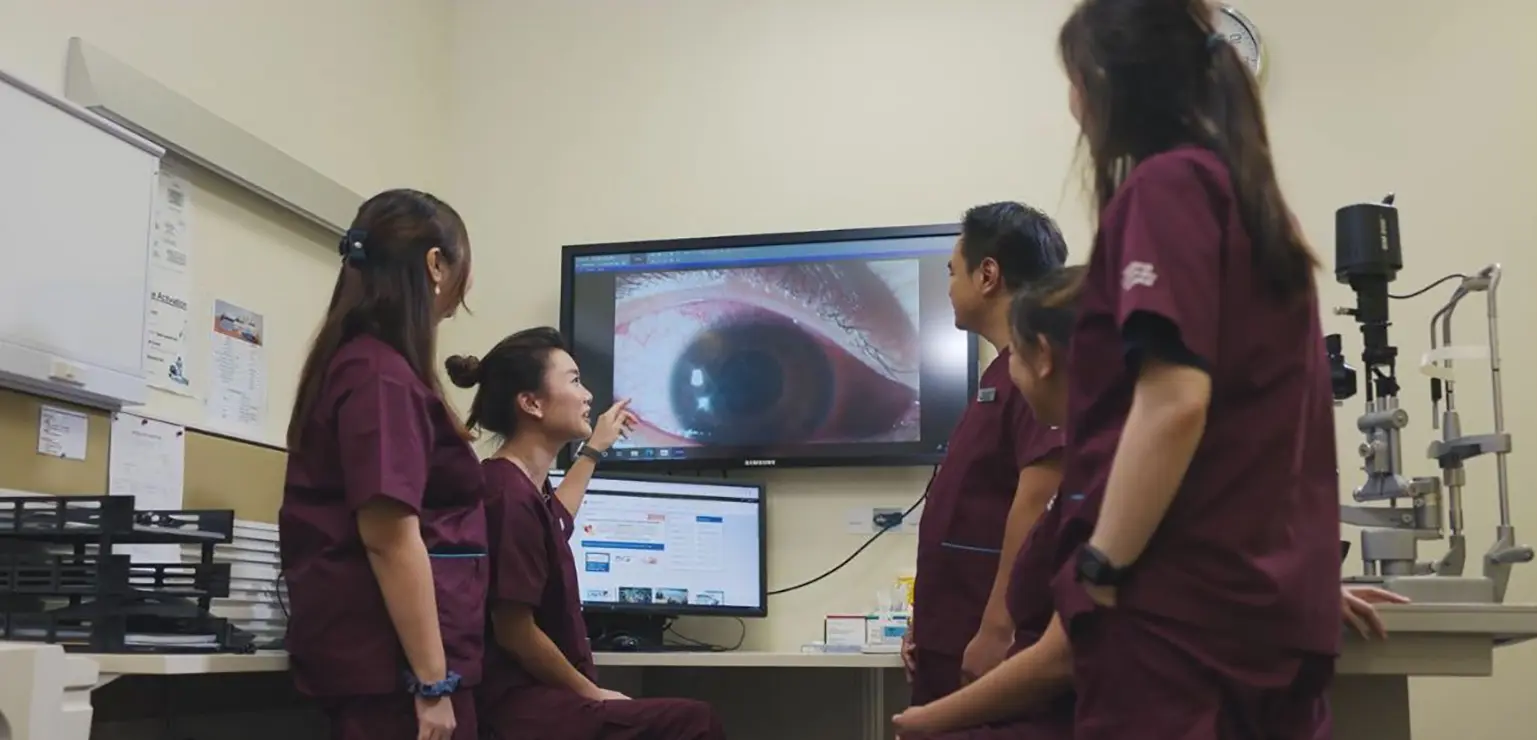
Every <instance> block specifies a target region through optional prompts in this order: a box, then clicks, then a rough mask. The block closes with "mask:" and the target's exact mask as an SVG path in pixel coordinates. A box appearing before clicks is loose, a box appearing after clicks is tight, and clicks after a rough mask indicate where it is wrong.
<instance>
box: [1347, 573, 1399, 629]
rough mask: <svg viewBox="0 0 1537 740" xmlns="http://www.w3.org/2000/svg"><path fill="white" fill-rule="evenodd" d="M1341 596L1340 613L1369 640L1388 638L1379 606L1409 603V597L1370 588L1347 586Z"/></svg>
mask: <svg viewBox="0 0 1537 740" xmlns="http://www.w3.org/2000/svg"><path fill="white" fill-rule="evenodd" d="M1340 595H1341V600H1340V611H1341V613H1342V614H1343V615H1344V617H1345V622H1346V623H1347V624H1349V625H1350V626H1351V627H1352V628H1354V629H1355V631H1356V632H1359V633H1360V634H1361V636H1362V637H1364V638H1366V639H1368V640H1370V639H1372V637H1373V636H1376V637H1381V638H1386V637H1387V636H1388V630H1387V627H1385V626H1383V624H1382V615H1381V614H1378V613H1377V606H1376V605H1377V604H1407V603H1409V599H1408V598H1407V597H1404V596H1400V595H1398V594H1395V593H1393V592H1392V591H1387V590H1384V589H1380V588H1372V587H1370V586H1359V587H1350V586H1347V587H1345V588H1343V589H1341V594H1340Z"/></svg>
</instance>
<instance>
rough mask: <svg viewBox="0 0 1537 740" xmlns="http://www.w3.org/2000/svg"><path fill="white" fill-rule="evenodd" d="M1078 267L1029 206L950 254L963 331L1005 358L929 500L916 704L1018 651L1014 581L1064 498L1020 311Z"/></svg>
mask: <svg viewBox="0 0 1537 740" xmlns="http://www.w3.org/2000/svg"><path fill="white" fill-rule="evenodd" d="M1066 259H1067V246H1066V244H1064V243H1063V241H1062V234H1061V232H1059V231H1058V230H1057V226H1056V224H1054V223H1052V221H1051V219H1050V218H1049V217H1047V216H1046V215H1045V214H1043V213H1041V212H1039V211H1036V210H1034V209H1032V208H1029V207H1027V206H1023V205H1020V204H1018V203H993V204H989V205H983V206H977V207H975V208H972V209H971V210H970V211H967V213H966V217H965V219H964V220H963V222H962V226H961V237H960V239H958V240H957V241H956V245H955V251H954V253H953V254H952V255H951V257H950V302H951V305H952V307H953V308H954V310H955V324H956V326H957V327H959V328H961V329H964V330H966V331H970V332H974V333H976V334H978V335H980V336H981V337H982V338H983V339H985V340H987V342H988V343H989V344H991V345H993V347H994V348H995V349H997V350H998V356H997V358H995V359H994V360H993V361H992V363H990V364H989V365H988V366H987V369H986V370H985V371H984V372H983V373H982V379H981V384H980V387H979V388H978V390H977V395H976V397H975V398H974V399H972V401H971V403H970V404H969V405H968V406H967V407H966V411H965V413H964V414H963V415H962V416H961V421H960V423H959V424H958V425H957V426H956V428H955V431H954V432H953V433H952V434H951V436H950V444H949V448H948V450H947V451H946V453H945V459H944V462H943V463H942V464H941V465H940V466H939V470H938V471H936V473H935V476H934V480H933V482H932V483H931V484H930V486H929V492H928V499H927V501H926V502H925V503H924V510H923V521H922V523H921V526H920V527H919V531H918V568H917V579H916V582H915V584H914V585H915V588H916V593H915V594H914V598H913V622H912V629H911V630H910V632H909V634H910V635H911V640H910V642H909V644H908V645H905V646H904V657H905V658H906V663H907V665H908V671H909V677H910V679H911V681H912V688H913V691H912V702H913V703H914V704H927V703H929V702H931V701H934V700H935V699H938V698H940V697H942V696H945V695H946V694H949V693H951V692H953V691H955V690H956V689H957V688H959V687H960V686H961V684H962V682H963V681H964V680H967V679H970V678H975V677H976V676H979V675H981V674H983V673H986V672H987V671H988V670H990V669H991V668H992V667H993V666H996V665H997V664H998V662H999V661H1001V660H1003V658H1004V655H1005V654H1006V653H1007V652H1008V649H1009V646H1010V645H1011V644H1013V642H1014V620H1013V619H1012V618H1011V617H1010V615H1009V607H1008V603H1007V591H1008V584H1009V573H1010V571H1011V570H1012V568H1013V565H1014V555H1015V553H1017V552H1018V551H1019V547H1020V545H1021V544H1022V543H1023V542H1024V539H1025V535H1026V533H1028V532H1029V531H1030V527H1031V525H1032V524H1034V522H1035V520H1036V518H1037V517H1038V516H1039V515H1040V513H1041V512H1042V511H1043V510H1044V509H1045V508H1046V502H1047V501H1048V500H1049V499H1050V498H1051V496H1052V494H1053V493H1055V491H1056V489H1057V481H1058V479H1059V475H1060V473H1059V470H1058V460H1057V457H1058V453H1059V452H1060V450H1061V446H1062V439H1061V434H1060V432H1059V431H1057V430H1056V429H1054V428H1052V427H1049V426H1047V425H1045V424H1041V423H1039V422H1037V421H1036V420H1035V418H1034V416H1033V415H1032V414H1031V412H1030V407H1029V405H1028V404H1027V403H1025V400H1024V399H1023V398H1022V397H1021V396H1020V395H1019V392H1018V389H1016V388H1015V387H1014V384H1013V383H1012V382H1010V380H1009V350H1008V346H1009V315H1008V311H1009V302H1010V299H1011V297H1012V296H1013V293H1014V291H1016V290H1018V289H1020V288H1022V287H1024V286H1025V285H1027V284H1029V283H1030V282H1032V281H1034V280H1036V279H1038V278H1040V277H1042V276H1044V275H1047V274H1049V273H1050V272H1052V271H1053V270H1056V269H1057V268H1059V267H1061V266H1062V264H1063V262H1064V261H1066Z"/></svg>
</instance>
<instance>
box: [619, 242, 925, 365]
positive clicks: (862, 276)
mask: <svg viewBox="0 0 1537 740" xmlns="http://www.w3.org/2000/svg"><path fill="white" fill-rule="evenodd" d="M635 278H636V279H632V280H627V281H623V282H622V283H621V286H622V287H621V288H620V290H619V291H617V293H618V295H616V299H617V300H621V301H623V300H640V299H644V298H647V297H651V296H655V295H662V294H666V293H670V292H673V291H678V290H685V289H688V288H695V287H697V288H707V287H711V288H713V287H720V286H721V283H722V281H724V282H725V285H724V287H725V288H726V289H727V290H728V291H729V290H732V289H733V288H734V287H739V288H750V289H752V290H755V291H758V292H759V293H760V294H763V295H767V296H770V297H771V298H773V299H775V300H781V301H785V302H787V303H790V304H799V306H801V307H802V308H805V309H806V310H808V311H809V312H811V313H812V314H815V315H816V316H817V317H819V318H820V319H822V320H823V321H828V322H831V323H833V324H834V325H835V326H837V327H838V328H839V329H840V330H842V331H844V332H847V333H848V334H849V335H850V336H852V337H855V338H856V339H858V340H863V341H856V342H855V345H856V346H854V347H849V348H847V349H849V351H850V352H852V353H853V354H855V356H861V358H862V360H864V361H867V362H868V363H869V364H871V365H872V367H873V369H875V370H876V371H877V372H879V373H881V374H882V375H885V376H887V377H889V378H890V379H892V380H894V381H897V382H901V383H904V384H907V385H912V384H913V383H914V382H915V380H916V375H917V372H918V359H919V358H918V356H917V354H916V353H917V350H918V342H916V341H914V340H915V335H916V333H917V327H915V326H913V324H912V319H911V318H910V317H909V316H908V315H907V311H906V310H905V309H904V307H903V306H902V304H901V302H900V301H899V300H898V299H897V297H896V294H895V289H894V288H893V287H892V286H891V285H889V284H887V283H886V281H885V280H883V279H882V278H881V277H880V276H879V275H877V274H876V273H875V271H874V270H872V269H870V267H869V265H868V264H866V263H855V264H836V263H827V262H818V263H810V264H798V265H785V266H780V267H757V268H755V269H751V270H722V269H713V270H690V271H686V272H671V273H648V274H643V275H637V276H635Z"/></svg>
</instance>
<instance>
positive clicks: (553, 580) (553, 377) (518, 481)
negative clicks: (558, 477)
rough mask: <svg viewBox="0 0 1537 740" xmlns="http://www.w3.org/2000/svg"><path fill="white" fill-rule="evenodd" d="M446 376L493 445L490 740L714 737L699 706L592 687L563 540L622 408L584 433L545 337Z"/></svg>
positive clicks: (569, 371)
mask: <svg viewBox="0 0 1537 740" xmlns="http://www.w3.org/2000/svg"><path fill="white" fill-rule="evenodd" d="M448 370H449V375H450V377H451V378H452V379H453V381H454V384H455V385H458V386H460V387H463V388H470V387H474V386H476V385H479V386H480V388H479V390H478V391H476V393H475V401H474V403H473V405H472V406H471V407H470V417H469V423H470V426H471V427H474V428H477V429H481V430H484V431H487V432H490V433H492V434H494V435H496V436H497V437H499V438H500V439H501V440H502V445H501V447H500V448H499V449H498V450H497V451H496V454H494V455H493V456H492V457H491V458H490V459H488V460H486V461H485V463H484V468H485V477H486V510H487V518H488V521H489V523H490V542H491V560H492V581H491V592H490V597H489V601H490V608H491V617H490V625H489V626H490V628H491V630H490V632H489V634H490V636H491V637H492V639H493V640H494V641H495V644H494V645H493V646H491V647H489V648H488V649H487V651H486V680H485V683H484V684H483V685H482V686H481V687H480V690H479V691H478V692H477V693H478V698H479V704H480V708H481V714H482V716H483V717H484V720H483V723H484V725H485V726H486V727H487V728H488V729H489V731H490V735H491V737H492V738H496V739H497V740H519V739H520V738H541V740H719V739H721V738H724V737H725V733H724V731H723V730H722V729H721V725H720V721H719V720H718V719H716V717H715V713H714V712H713V711H712V710H711V709H710V707H709V705H707V704H704V703H702V702H697V701H690V700H683V699H630V698H628V697H626V696H624V695H623V694H620V693H618V692H615V691H609V690H607V689H603V688H600V687H599V686H598V684H597V683H596V671H595V670H594V666H593V661H592V648H591V647H590V646H589V644H588V641H587V628H586V625H585V624H584V623H583V621H582V611H581V595H580V594H579V593H578V591H577V579H576V563H575V560H574V558H573V557H572V554H571V545H570V543H569V542H568V540H569V539H570V537H571V534H572V521H573V519H575V517H576V513H577V510H578V509H580V508H581V505H582V497H583V495H584V494H585V493H586V488H587V482H588V481H589V480H591V478H592V472H593V468H594V466H595V464H596V461H597V459H598V458H601V457H602V455H603V453H604V452H606V451H607V450H608V448H609V446H610V445H612V444H613V443H614V441H615V440H616V439H617V438H618V437H619V435H620V434H622V433H624V432H625V431H626V430H628V429H629V428H630V427H631V426H632V425H633V424H634V422H635V417H634V415H633V414H631V413H630V412H629V411H626V410H625V406H626V402H624V401H621V402H619V403H617V404H615V405H614V407H613V408H611V409H609V410H608V411H606V412H604V413H603V415H602V416H600V417H598V422H597V424H596V425H593V424H589V423H588V417H589V415H590V413H591V410H592V409H591V406H592V394H591V393H588V392H587V389H586V388H585V387H583V386H582V379H581V375H580V374H579V372H578V370H577V367H576V362H575V361H574V360H572V359H571V355H570V354H569V353H567V351H566V349H565V343H564V340H562V339H561V336H560V334H559V332H556V331H555V330H554V329H548V328H540V329H528V330H526V331H521V332H518V333H517V334H513V335H512V336H510V337H507V338H506V339H504V340H502V341H501V343H499V344H497V345H496V346H495V347H493V348H492V349H491V351H490V352H488V353H486V356H485V357H484V358H481V359H475V358H472V357H453V358H449V361H448ZM594 427H596V428H594ZM583 439H585V440H587V443H586V445H584V446H583V447H582V452H581V454H580V455H579V456H578V458H577V462H576V463H574V464H573V465H572V466H571V469H570V470H569V471H567V473H566V475H565V478H564V479H563V480H562V481H561V485H560V489H559V490H558V491H551V490H550V485H549V479H548V476H549V472H550V467H551V466H552V465H553V464H554V463H555V456H556V454H557V453H558V452H559V451H560V449H561V448H562V447H564V446H566V445H568V444H570V443H572V442H573V441H577V440H583Z"/></svg>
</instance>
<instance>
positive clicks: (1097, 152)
mask: <svg viewBox="0 0 1537 740" xmlns="http://www.w3.org/2000/svg"><path fill="white" fill-rule="evenodd" d="M1212 13H1213V7H1212V5H1211V4H1210V3H1208V2H1207V0H1083V2H1081V3H1079V5H1078V7H1077V8H1076V9H1075V10H1074V11H1073V14H1072V15H1071V16H1070V17H1069V18H1068V20H1067V22H1066V23H1065V24H1063V26H1062V32H1061V34H1060V35H1059V37H1058V51H1059V52H1060V54H1061V57H1062V63H1063V66H1064V67H1065V68H1066V70H1067V74H1068V77H1069V78H1070V81H1071V83H1072V84H1073V86H1074V87H1075V88H1076V89H1077V90H1078V93H1079V96H1080V100H1081V102H1082V111H1081V114H1082V115H1081V118H1082V142H1083V143H1084V144H1085V145H1086V148H1087V149H1088V153H1089V159H1090V166H1091V172H1092V179H1093V188H1094V194H1095V201H1096V205H1097V207H1098V209H1100V210H1103V209H1104V208H1105V206H1107V205H1108V204H1109V203H1110V200H1111V198H1113V197H1114V196H1115V192H1116V190H1117V189H1119V188H1120V185H1121V183H1122V182H1123V181H1124V180H1125V178H1126V176H1127V175H1128V174H1130V172H1131V170H1132V169H1133V168H1135V167H1136V165H1137V164H1138V163H1140V162H1142V161H1143V160H1146V159H1147V158H1149V157H1152V156H1154V155H1156V154H1159V153H1162V152H1166V151H1169V150H1171V149H1174V148H1176V147H1179V146H1184V145H1195V146H1200V147H1204V148H1206V149H1209V150H1211V151H1213V152H1214V153H1216V154H1217V156H1218V157H1219V158H1221V159H1222V161H1223V163H1224V164H1225V165H1226V166H1227V169H1228V173H1229V176H1230V178H1231V180H1232V186H1233V192H1234V194H1235V195H1236V197H1237V201H1238V212H1239V215H1240V217H1241V218H1242V220H1243V226H1244V231H1245V232H1246V233H1247V235H1248V237H1249V241H1250V243H1251V244H1252V250H1253V256H1254V270H1255V274H1256V275H1257V276H1258V279H1259V280H1261V281H1262V284H1263V287H1265V288H1266V289H1267V290H1268V291H1269V292H1270V293H1272V294H1273V295H1274V296H1275V297H1277V298H1279V299H1282V300H1289V299H1292V298H1296V297H1298V296H1300V295H1303V294H1305V293H1306V292H1307V291H1308V290H1309V289H1310V288H1311V287H1312V284H1313V270H1315V269H1317V267H1318V260H1317V259H1316V258H1315V257H1314V255H1313V253H1312V250H1311V249H1309V248H1308V245H1307V243H1306V242H1305V241H1304V240H1303V238H1302V234H1301V231H1300V230H1299V229H1298V228H1297V225H1296V222H1295V221H1294V220H1293V219H1292V217H1291V211H1290V209H1289V208H1288V207H1287V205H1286V199H1285V198H1284V197H1283V196H1282V195H1281V186H1280V183H1279V182H1278V181H1277V179H1276V173H1275V166H1274V163H1273V162H1272V159H1271V154H1270V137H1269V133H1268V132H1267V131H1266V126H1265V113H1264V105H1263V104H1262V103H1261V101H1260V94H1259V83H1258V81H1257V80H1256V79H1255V78H1254V75H1253V74H1252V73H1251V72H1250V70H1249V67H1248V65H1247V64H1245V63H1244V61H1243V58H1242V57H1241V56H1240V55H1239V53H1238V51H1237V49H1235V48H1233V46H1232V45H1231V44H1229V43H1226V41H1224V40H1223V39H1221V37H1220V36H1216V35H1215V24H1214V19H1213V17H1212Z"/></svg>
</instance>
